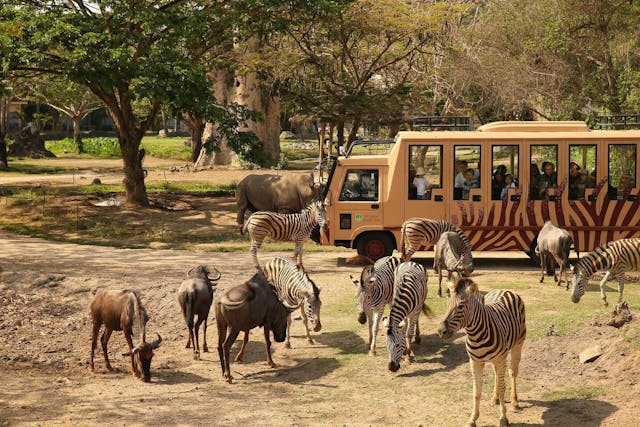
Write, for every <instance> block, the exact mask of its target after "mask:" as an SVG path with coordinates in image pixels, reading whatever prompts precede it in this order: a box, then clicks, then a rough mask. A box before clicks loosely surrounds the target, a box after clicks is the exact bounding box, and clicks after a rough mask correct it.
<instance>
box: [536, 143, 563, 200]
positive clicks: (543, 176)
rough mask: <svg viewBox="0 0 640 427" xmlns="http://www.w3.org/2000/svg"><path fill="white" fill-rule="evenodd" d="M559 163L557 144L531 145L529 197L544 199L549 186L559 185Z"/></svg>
mask: <svg viewBox="0 0 640 427" xmlns="http://www.w3.org/2000/svg"><path fill="white" fill-rule="evenodd" d="M557 164H558V146H557V145H532V146H531V171H530V177H529V199H531V200H542V199H544V198H546V197H547V188H556V186H557V185H558V176H557V174H556V165H557Z"/></svg>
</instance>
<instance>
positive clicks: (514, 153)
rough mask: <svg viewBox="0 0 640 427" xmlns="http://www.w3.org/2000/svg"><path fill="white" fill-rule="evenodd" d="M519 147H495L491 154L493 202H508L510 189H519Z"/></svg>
mask: <svg viewBox="0 0 640 427" xmlns="http://www.w3.org/2000/svg"><path fill="white" fill-rule="evenodd" d="M518 148H519V147H518V146H517V145H494V146H492V152H491V170H492V176H491V200H506V199H507V191H508V190H509V189H510V188H518V175H519V174H518Z"/></svg>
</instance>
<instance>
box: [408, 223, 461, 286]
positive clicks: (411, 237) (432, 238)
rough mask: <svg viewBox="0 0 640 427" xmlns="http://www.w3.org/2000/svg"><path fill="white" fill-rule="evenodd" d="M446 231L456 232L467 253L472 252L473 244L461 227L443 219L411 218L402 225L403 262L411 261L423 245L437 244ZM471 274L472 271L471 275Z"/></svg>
mask: <svg viewBox="0 0 640 427" xmlns="http://www.w3.org/2000/svg"><path fill="white" fill-rule="evenodd" d="M445 231H454V232H456V233H457V234H458V236H459V237H460V240H462V242H463V243H464V247H465V249H466V252H469V253H470V252H471V242H469V239H467V236H465V234H464V233H463V232H462V230H461V229H460V227H458V226H456V225H453V224H451V223H449V222H447V221H445V220H442V219H440V220H434V219H427V218H410V219H408V220H406V221H405V222H403V223H402V228H401V233H400V234H401V237H400V248H401V251H402V260H403V261H409V260H410V259H411V256H412V255H413V253H414V252H415V251H417V250H418V249H420V246H422V245H433V244H435V243H436V242H437V241H438V239H439V238H440V235H442V233H444V232H445ZM471 273H472V272H471V271H470V272H469V274H471Z"/></svg>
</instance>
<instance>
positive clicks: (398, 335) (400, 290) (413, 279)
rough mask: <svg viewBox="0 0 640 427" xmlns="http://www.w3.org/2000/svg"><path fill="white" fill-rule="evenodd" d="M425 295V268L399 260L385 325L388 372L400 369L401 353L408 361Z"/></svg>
mask: <svg viewBox="0 0 640 427" xmlns="http://www.w3.org/2000/svg"><path fill="white" fill-rule="evenodd" d="M426 299H427V270H425V268H424V267H423V266H422V265H420V264H417V263H415V262H412V261H409V262H403V263H402V264H400V265H399V266H398V269H397V270H396V277H395V281H394V284H393V299H392V301H391V310H390V312H389V319H388V324H387V325H386V326H387V350H388V351H389V370H390V371H391V372H396V371H397V370H398V369H400V361H401V360H402V356H404V355H405V354H406V361H407V363H409V357H410V356H411V339H412V338H413V337H414V336H416V335H415V334H416V327H417V326H418V316H419V315H420V311H421V310H422V311H424V312H425V313H426V312H427V306H426V305H425V300H426ZM407 321H408V323H409V324H408V325H407ZM405 329H406V331H405ZM416 342H417V340H416Z"/></svg>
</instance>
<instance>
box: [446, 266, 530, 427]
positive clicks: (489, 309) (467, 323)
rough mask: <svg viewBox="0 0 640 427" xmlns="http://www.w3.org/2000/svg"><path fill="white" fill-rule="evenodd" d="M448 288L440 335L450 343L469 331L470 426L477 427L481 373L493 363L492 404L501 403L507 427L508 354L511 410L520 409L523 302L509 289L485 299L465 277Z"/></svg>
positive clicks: (467, 340) (525, 328) (472, 282)
mask: <svg viewBox="0 0 640 427" xmlns="http://www.w3.org/2000/svg"><path fill="white" fill-rule="evenodd" d="M449 286H450V288H451V291H452V295H451V297H450V298H449V308H448V310H447V313H446V315H445V317H444V318H443V320H442V322H441V323H440V327H439V328H438V335H439V336H440V337H441V338H442V339H444V340H445V341H449V340H450V339H451V338H452V337H453V335H454V334H455V333H456V332H457V331H458V330H460V329H461V328H464V329H465V331H466V335H467V339H466V342H465V346H466V349H467V354H468V355H469V362H470V365H471V373H472V375H473V398H474V400H473V411H472V412H471V417H470V418H469V422H468V424H467V425H468V426H475V425H476V424H475V422H476V420H477V419H478V416H479V415H480V410H479V404H480V394H481V392H482V372H483V370H484V365H485V363H487V362H489V363H491V364H493V370H494V373H495V388H494V391H493V401H494V403H496V404H498V403H499V404H500V426H507V425H509V420H508V419H507V409H506V406H505V404H504V392H505V386H504V375H505V370H506V365H507V355H508V354H509V353H511V365H510V366H509V373H510V376H511V407H512V408H513V409H514V410H517V409H519V405H518V394H517V391H516V378H517V377H518V366H519V364H520V357H521V355H522V346H523V345H524V341H525V338H526V334H527V326H526V322H525V307H524V302H523V301H522V298H520V296H518V295H517V294H516V293H514V292H511V291H508V290H496V291H491V292H489V293H487V294H485V295H484V296H483V295H482V294H481V293H480V292H479V291H478V285H477V284H476V283H475V282H474V281H473V280H471V279H469V278H462V279H460V280H458V282H457V283H455V284H453V283H450V285H449Z"/></svg>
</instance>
